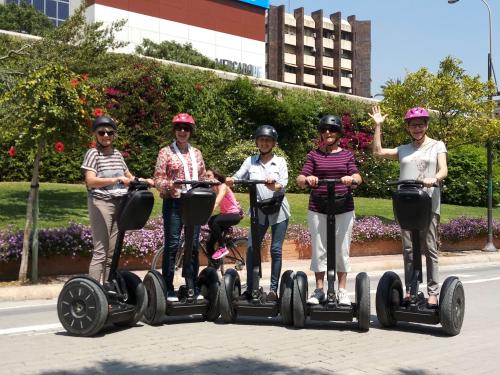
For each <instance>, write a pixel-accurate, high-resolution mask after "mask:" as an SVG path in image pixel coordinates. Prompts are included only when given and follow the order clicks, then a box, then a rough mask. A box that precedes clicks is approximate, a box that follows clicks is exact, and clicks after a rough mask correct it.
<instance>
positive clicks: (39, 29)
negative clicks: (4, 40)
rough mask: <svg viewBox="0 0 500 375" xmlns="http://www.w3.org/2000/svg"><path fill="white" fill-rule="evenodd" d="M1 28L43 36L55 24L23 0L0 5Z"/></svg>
mask: <svg viewBox="0 0 500 375" xmlns="http://www.w3.org/2000/svg"><path fill="white" fill-rule="evenodd" d="M0 29H3V30H10V31H16V32H18V33H26V34H32V35H40V36H42V35H45V34H47V33H48V32H50V31H51V30H53V29H54V25H53V24H52V22H51V21H50V20H49V18H48V17H47V16H46V15H45V14H43V13H41V12H39V11H37V10H36V9H35V8H33V7H32V6H31V5H29V4H28V3H27V2H24V1H23V2H21V4H20V5H17V4H15V3H11V4H7V5H0Z"/></svg>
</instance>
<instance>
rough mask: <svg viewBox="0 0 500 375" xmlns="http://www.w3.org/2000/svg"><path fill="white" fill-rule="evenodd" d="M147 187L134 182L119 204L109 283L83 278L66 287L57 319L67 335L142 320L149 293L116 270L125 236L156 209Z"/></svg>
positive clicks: (134, 277)
mask: <svg viewBox="0 0 500 375" xmlns="http://www.w3.org/2000/svg"><path fill="white" fill-rule="evenodd" d="M148 187H149V185H148V184H147V183H146V182H139V181H138V180H137V179H136V181H132V182H131V183H130V185H129V189H128V193H127V195H125V196H124V197H123V199H122V201H121V203H120V207H119V209H118V215H117V218H118V219H117V224H118V236H117V240H116V246H115V250H114V253H113V258H112V262H111V267H110V270H109V276H108V280H107V282H105V283H104V285H101V284H100V283H99V282H98V281H97V280H95V279H93V278H92V277H90V276H86V275H82V276H75V277H72V278H71V279H69V280H68V281H67V282H66V283H65V284H64V286H63V288H62V290H61V293H60V294H59V298H58V301H57V315H58V316H59V321H60V322H61V324H62V325H63V327H64V329H66V331H68V332H70V333H72V334H74V335H78V336H92V335H95V334H96V333H97V332H99V331H100V330H101V329H102V328H103V327H104V325H105V324H107V323H114V324H116V325H120V326H133V325H135V324H136V323H137V322H138V321H139V320H140V319H141V317H142V314H143V313H144V311H145V309H146V306H147V294H146V289H145V288H144V285H143V284H142V282H141V279H140V278H139V277H138V276H137V275H135V274H134V273H132V272H129V271H118V270H117V268H118V263H119V260H120V254H121V251H122V247H123V239H124V237H125V232H126V231H127V230H136V229H141V228H142V227H144V225H145V224H146V222H147V220H148V218H149V215H150V214H151V210H152V209H153V205H154V197H153V193H151V192H150V191H148V190H147V189H148Z"/></svg>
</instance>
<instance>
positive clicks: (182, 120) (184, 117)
mask: <svg viewBox="0 0 500 375" xmlns="http://www.w3.org/2000/svg"><path fill="white" fill-rule="evenodd" d="M172 124H174V126H175V124H189V125H191V127H194V118H193V116H191V115H190V114H189V113H178V114H177V115H175V116H174V118H173V119H172Z"/></svg>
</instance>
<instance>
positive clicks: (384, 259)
mask: <svg viewBox="0 0 500 375" xmlns="http://www.w3.org/2000/svg"><path fill="white" fill-rule="evenodd" d="M493 262H500V252H494V253H485V252H482V251H480V250H477V251H464V252H452V253H441V254H440V257H439V265H440V266H450V265H457V264H463V265H466V264H471V263H493ZM424 264H425V263H424ZM227 268H229V267H227ZM351 268H352V270H351V274H353V273H358V272H362V271H366V272H370V271H389V270H402V269H403V259H402V257H401V255H378V256H367V257H351ZM285 269H292V270H296V271H298V270H301V271H304V272H305V273H306V274H307V276H308V278H311V280H313V278H314V273H313V272H312V271H310V270H309V259H303V260H295V261H285V262H283V268H282V271H284V270H285ZM146 272H147V271H144V270H143V271H136V273H137V274H139V276H140V277H141V279H142V278H143V277H144V275H145V274H146ZM239 274H240V278H241V281H242V283H245V282H246V272H245V271H243V272H241V271H240V272H239ZM262 276H263V279H264V280H269V276H270V262H265V263H263V267H262ZM59 280H61V278H60V279H59ZM63 280H64V278H63ZM181 281H182V278H181V276H180V272H177V273H176V277H175V279H174V283H175V284H176V285H178V284H180V283H181ZM266 284H267V282H266V283H265V284H264V287H265V286H266ZM63 285H64V281H59V282H55V283H52V284H43V285H23V286H17V285H16V286H5V287H0V302H6V301H24V300H42V299H54V298H57V297H58V296H59V293H60V292H61V289H62V287H63Z"/></svg>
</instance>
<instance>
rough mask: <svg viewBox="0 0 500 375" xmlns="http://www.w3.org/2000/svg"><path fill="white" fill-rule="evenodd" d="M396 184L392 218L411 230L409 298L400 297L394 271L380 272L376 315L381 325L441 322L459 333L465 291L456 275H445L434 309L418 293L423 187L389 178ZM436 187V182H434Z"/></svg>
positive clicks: (428, 213)
mask: <svg viewBox="0 0 500 375" xmlns="http://www.w3.org/2000/svg"><path fill="white" fill-rule="evenodd" d="M388 184H389V185H397V186H399V189H397V190H396V191H394V192H393V194H392V202H393V209H394V217H395V218H396V221H397V222H398V224H399V226H400V227H401V229H404V230H410V231H411V239H412V248H413V272H412V277H411V287H410V288H411V290H410V298H409V300H407V301H405V300H404V299H403V287H402V283H401V279H400V278H399V276H398V275H397V274H396V273H395V272H391V271H388V272H386V273H384V275H383V276H382V278H381V279H380V281H379V283H378V287H377V296H376V309H377V317H378V320H379V322H380V324H381V325H382V327H387V328H388V327H393V326H395V325H396V323H397V322H398V321H405V322H415V323H424V324H439V323H441V325H442V327H443V330H444V331H445V332H446V333H447V334H448V335H450V336H455V335H458V334H459V333H460V329H461V328H462V323H463V320H464V313H465V294H464V288H463V286H462V283H461V282H460V280H459V279H458V277H456V276H450V277H447V278H446V280H445V281H444V283H443V285H442V287H441V293H440V296H439V305H438V307H437V308H430V307H428V306H427V299H426V298H425V297H424V295H423V293H422V292H419V284H420V283H421V282H422V255H421V248H420V236H419V232H420V231H422V230H425V229H426V228H428V227H429V224H430V220H431V217H432V199H431V197H430V196H429V194H427V193H426V192H425V191H424V190H423V187H424V184H423V182H422V181H417V180H401V181H391V182H389V183H388ZM434 186H436V187H437V186H438V185H434Z"/></svg>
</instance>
